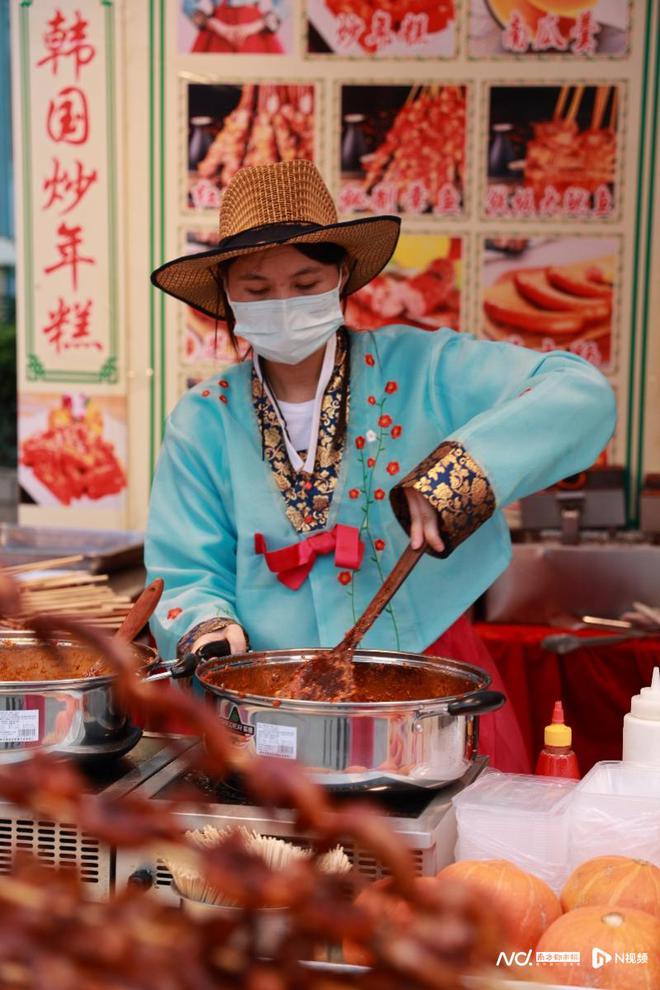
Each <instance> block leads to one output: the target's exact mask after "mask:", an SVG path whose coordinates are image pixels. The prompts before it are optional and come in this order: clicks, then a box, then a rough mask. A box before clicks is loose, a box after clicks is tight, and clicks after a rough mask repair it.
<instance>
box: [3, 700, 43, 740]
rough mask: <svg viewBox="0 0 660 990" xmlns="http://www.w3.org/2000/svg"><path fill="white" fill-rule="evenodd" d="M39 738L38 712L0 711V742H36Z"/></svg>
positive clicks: (32, 709) (34, 710) (31, 710)
mask: <svg viewBox="0 0 660 990" xmlns="http://www.w3.org/2000/svg"><path fill="white" fill-rule="evenodd" d="M38 739H39V712H38V711H37V709H36V708H31V709H29V710H28V711H18V712H0V742H18V743H21V742H37V741H38Z"/></svg>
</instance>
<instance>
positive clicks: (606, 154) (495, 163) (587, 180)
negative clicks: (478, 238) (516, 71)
mask: <svg viewBox="0 0 660 990" xmlns="http://www.w3.org/2000/svg"><path fill="white" fill-rule="evenodd" d="M621 98H622V94H621V85H620V84H615V85H603V86H599V85H598V86H593V85H586V84H584V83H576V84H574V85H569V84H565V85H563V86H493V87H491V88H490V105H489V128H490V139H489V146H488V161H487V178H488V181H487V184H486V190H485V200H484V204H483V208H484V211H485V215H486V217H488V218H493V217H513V218H520V219H526V218H545V219H552V218H566V219H596V220H598V219H602V220H606V219H608V218H610V217H612V216H613V215H614V214H615V212H616V208H617V201H616V200H617V192H616V188H615V186H616V173H617V154H618V139H617V126H618V119H619V111H620V104H621Z"/></svg>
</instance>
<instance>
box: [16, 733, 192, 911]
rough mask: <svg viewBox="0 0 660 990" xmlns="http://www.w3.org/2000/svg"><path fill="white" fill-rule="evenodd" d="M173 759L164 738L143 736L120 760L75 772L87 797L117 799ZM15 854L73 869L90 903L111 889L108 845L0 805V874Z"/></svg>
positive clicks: (111, 860)
mask: <svg viewBox="0 0 660 990" xmlns="http://www.w3.org/2000/svg"><path fill="white" fill-rule="evenodd" d="M192 744H193V742H192V741H191V742H186V743H183V745H188V746H190V745H192ZM179 745H181V742H180V741H179ZM173 758H174V757H173V753H172V749H171V748H170V745H169V744H168V740H167V738H166V737H165V736H146V735H145V736H143V737H142V738H141V740H140V741H139V742H138V744H137V745H136V746H135V748H134V749H133V750H131V752H130V753H128V754H127V755H126V756H124V757H122V758H121V759H108V758H106V759H103V760H101V759H97V760H95V761H94V762H93V763H88V764H87V765H84V766H81V769H82V771H83V773H84V774H85V777H86V779H87V781H88V784H89V793H90V794H105V795H110V796H112V797H113V798H115V797H116V799H117V800H120V799H121V798H122V797H123V796H124V795H126V794H128V793H129V792H130V791H133V790H135V788H136V787H139V786H140V785H141V784H143V783H144V782H145V781H146V780H148V779H149V777H151V776H153V775H154V774H156V773H157V772H158V771H159V770H161V769H162V768H163V767H164V766H165V765H166V764H167V763H170V762H172V759H173ZM19 852H28V853H31V854H32V855H33V856H35V857H36V858H37V859H38V860H39V861H40V862H41V863H43V864H44V865H46V866H52V867H55V866H59V867H61V866H69V867H74V868H75V869H76V870H77V872H78V875H79V876H80V878H81V880H82V881H83V883H84V884H85V885H86V889H87V891H88V893H89V895H90V896H91V897H93V898H96V899H99V900H100V899H102V898H104V897H107V896H108V895H109V894H110V892H111V890H112V887H113V881H114V850H113V849H112V848H111V847H110V846H108V845H106V844H105V843H103V842H100V841H99V839H97V838H96V837H95V836H93V835H88V834H87V833H85V832H83V831H81V829H80V827H79V826H78V825H76V824H75V823H67V822H57V821H53V820H48V819H41V818H37V817H36V816H35V815H34V813H33V812H31V811H25V810H23V809H21V808H17V807H16V805H13V804H11V803H9V802H8V801H3V800H0V874H2V873H8V872H9V870H10V868H11V864H12V862H13V860H14V858H15V856H16V855H17V853H19Z"/></svg>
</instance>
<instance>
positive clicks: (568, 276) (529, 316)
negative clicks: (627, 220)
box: [481, 237, 620, 371]
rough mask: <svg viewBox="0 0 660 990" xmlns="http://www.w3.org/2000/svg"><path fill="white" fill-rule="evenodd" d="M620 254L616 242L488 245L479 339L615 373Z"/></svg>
mask: <svg viewBox="0 0 660 990" xmlns="http://www.w3.org/2000/svg"><path fill="white" fill-rule="evenodd" d="M619 253H620V244H619V241H618V240H617V238H615V237H548V238H543V237H533V238H530V239H521V238H516V239H509V238H506V237H488V238H485V239H484V242H483V244H482V266H481V287H482V288H481V333H482V336H484V337H488V338H489V339H491V340H502V341H508V342H509V343H513V344H520V345H522V346H523V347H530V348H532V349H533V350H538V351H552V350H556V349H561V350H567V351H571V352H572V353H574V354H578V355H580V356H581V357H583V358H586V359H587V360H588V361H591V363H592V364H594V365H595V366H596V367H597V368H600V369H601V370H602V371H611V370H612V357H613V346H612V338H613V315H614V311H615V296H616V292H617V287H618V286H617V272H618V261H619Z"/></svg>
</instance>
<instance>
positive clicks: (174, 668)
mask: <svg viewBox="0 0 660 990" xmlns="http://www.w3.org/2000/svg"><path fill="white" fill-rule="evenodd" d="M229 655H230V646H229V643H228V642H227V640H226V639H221V640H217V641H214V642H212V643H205V644H204V646H201V647H200V648H199V650H196V651H195V652H194V653H184V655H183V656H182V657H181V659H180V660H175V661H174V663H171V664H169V665H168V666H167V670H163V671H161V672H160V673H159V674H151V675H150V676H149V677H145V678H144V680H145V681H165V680H172V681H178V680H179V679H180V678H182V677H190V676H191V675H192V674H194V673H195V671H196V670H197V665H198V664H199V663H200V662H201V661H202V660H211V659H216V658H219V657H228V656H229Z"/></svg>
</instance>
